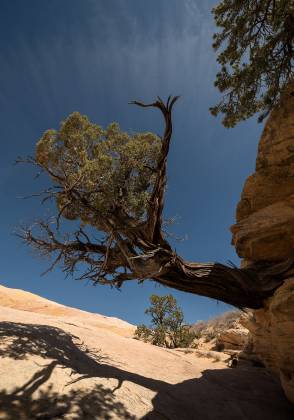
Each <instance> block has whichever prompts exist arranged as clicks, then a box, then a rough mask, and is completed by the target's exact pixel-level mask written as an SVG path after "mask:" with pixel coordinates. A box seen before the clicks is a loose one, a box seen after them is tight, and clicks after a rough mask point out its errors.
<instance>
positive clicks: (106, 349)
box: [0, 288, 293, 420]
mask: <svg viewBox="0 0 294 420" xmlns="http://www.w3.org/2000/svg"><path fill="white" fill-rule="evenodd" d="M2 292H3V289H2ZM25 296H27V297H29V298H30V302H27V304H26V302H25V299H24V297H25ZM2 300H3V301H2ZM16 300H17V301H18V302H19V303H20V305H21V307H22V308H24V307H25V308H28V307H29V308H30V310H29V311H28V310H24V309H20V308H18V306H17V304H16ZM33 301H34V302H35V303H36V305H35V304H32V302H33ZM8 302H10V305H12V303H11V302H14V303H13V305H14V307H13V308H12V307H11V306H10V307H9V305H7V303H8ZM37 302H39V304H41V303H42V305H43V304H46V305H49V306H50V314H48V313H45V312H44V311H43V310H42V312H40V306H39V307H38V305H37ZM1 303H4V305H5V306H1ZM42 307H43V308H44V306H42ZM54 307H55V309H57V308H58V311H59V309H60V306H59V305H56V304H55V303H54V302H50V301H46V302H44V300H42V299H40V298H39V297H37V296H34V295H31V294H26V293H21V291H14V290H13V289H7V288H6V290H5V293H2V299H1V294H0V419H1V420H34V419H41V418H42V419H45V418H46V419H64V420H77V419H85V420H87V419H88V420H103V419H105V420H106V419H108V420H110V419H117V420H122V419H124V420H125V419H126V420H127V419H132V420H135V419H142V420H143V419H146V420H147V419H170V420H191V419H203V420H215V419H218V420H236V419H243V418H244V419H245V418H246V419H272V420H280V419H283V420H290V419H291V420H292V418H293V416H292V414H293V412H292V406H291V404H290V403H289V402H288V401H287V399H286V398H285V396H284V394H283V393H282V390H281V388H280V386H279V384H277V382H276V380H275V378H273V377H272V376H271V375H270V374H267V373H266V372H264V371H263V370H261V369H257V368H249V367H246V368H242V367H240V368H237V369H229V368H227V366H226V363H225V362H224V361H222V360H221V358H220V357H219V355H218V354H212V352H208V353H207V354H205V352H198V353H197V352H196V351H192V352H189V353H186V352H185V351H176V350H169V349H164V348H159V347H156V346H152V345H151V344H147V343H143V342H140V341H138V340H134V339H132V338H129V337H124V336H122V335H121V334H119V333H117V332H116V331H114V330H113V328H112V326H113V325H112V322H109V323H108V319H107V317H106V320H104V323H99V322H96V318H95V314H87V313H85V312H84V315H82V311H79V315H80V317H78V316H76V317H73V316H72V315H71V310H72V311H73V312H72V313H75V311H76V310H75V309H73V308H67V311H66V314H62V315H60V312H58V311H57V312H58V315H57V314H56V313H57V312H54V310H53V309H54ZM35 311H36V312H35ZM53 313H54V315H53ZM93 317H94V319H95V320H94V321H93V323H92V322H90V320H91V318H93ZM99 317H100V316H99ZM99 317H98V318H99ZM118 321H119V320H116V322H117V323H119V322H118ZM107 325H108V327H109V329H107V328H106V326H107ZM243 413H246V414H243Z"/></svg>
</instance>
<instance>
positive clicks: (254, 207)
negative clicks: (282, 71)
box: [231, 89, 294, 261]
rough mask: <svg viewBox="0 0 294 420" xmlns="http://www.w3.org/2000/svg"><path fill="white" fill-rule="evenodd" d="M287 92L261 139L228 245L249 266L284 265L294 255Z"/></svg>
mask: <svg viewBox="0 0 294 420" xmlns="http://www.w3.org/2000/svg"><path fill="white" fill-rule="evenodd" d="M291 91H292V90H291V89H290V90H289V91H288V92H287V93H285V94H284V96H283V98H282V101H281V106H280V107H279V108H277V109H275V110H274V111H272V113H271V115H270V117H269V119H268V121H267V123H266V125H265V128H264V131H263V134H262V136H261V140H260V143H259V147H258V155H257V160H256V172H255V173H254V174H253V175H251V176H250V177H249V178H248V179H247V181H246V183H245V185H244V188H243V192H242V195H241V200H240V202H239V204H238V207H237V213H236V221H237V223H236V224H235V225H234V226H232V228H231V230H232V233H233V239H232V243H233V245H235V247H236V251H237V253H238V255H239V256H240V257H241V258H245V259H246V260H249V261H261V260H270V261H283V260H285V259H287V258H291V257H293V253H294V112H293V109H294V97H293V96H292V95H291V94H290V92H291Z"/></svg>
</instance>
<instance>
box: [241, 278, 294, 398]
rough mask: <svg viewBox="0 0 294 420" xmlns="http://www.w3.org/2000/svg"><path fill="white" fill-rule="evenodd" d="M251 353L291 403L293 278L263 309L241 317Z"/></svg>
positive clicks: (293, 376)
mask: <svg viewBox="0 0 294 420" xmlns="http://www.w3.org/2000/svg"><path fill="white" fill-rule="evenodd" d="M241 322H242V324H243V325H244V326H245V327H246V328H248V329H249V331H250V333H251V334H252V339H253V351H254V352H255V353H256V354H257V356H258V357H259V358H260V359H261V360H262V361H263V362H264V364H265V365H266V367H267V368H268V369H270V370H271V371H272V372H274V373H275V374H276V375H278V376H279V377H280V380H281V384H282V386H283V389H284V391H285V394H286V395H287V397H288V398H289V400H290V401H292V402H293V403H294V278H292V279H288V280H287V281H286V282H285V283H284V284H283V286H282V287H280V288H279V289H278V290H277V291H276V292H275V294H274V296H273V297H271V298H269V299H268V300H267V302H266V305H265V307H264V308H263V309H259V310H256V311H254V312H253V313H252V314H251V316H249V317H243V318H242V320H241Z"/></svg>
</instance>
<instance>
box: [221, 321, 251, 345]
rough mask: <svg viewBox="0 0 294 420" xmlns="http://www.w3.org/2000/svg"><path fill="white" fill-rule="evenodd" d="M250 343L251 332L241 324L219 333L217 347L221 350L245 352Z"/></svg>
mask: <svg viewBox="0 0 294 420" xmlns="http://www.w3.org/2000/svg"><path fill="white" fill-rule="evenodd" d="M248 343H249V331H248V329H247V328H245V327H244V326H241V325H240V324H237V325H235V326H234V327H233V328H229V329H228V330H224V331H222V332H221V333H219V335H218V337H217V339H216V347H217V348H218V349H220V350H244V349H246V347H247V346H248Z"/></svg>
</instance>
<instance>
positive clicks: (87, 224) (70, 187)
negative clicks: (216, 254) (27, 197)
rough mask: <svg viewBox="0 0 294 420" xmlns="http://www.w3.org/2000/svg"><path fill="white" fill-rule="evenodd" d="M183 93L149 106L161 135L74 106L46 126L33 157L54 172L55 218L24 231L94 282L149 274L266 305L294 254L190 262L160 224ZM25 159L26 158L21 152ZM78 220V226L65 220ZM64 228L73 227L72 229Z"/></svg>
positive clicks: (232, 300)
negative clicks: (101, 120) (242, 264)
mask: <svg viewBox="0 0 294 420" xmlns="http://www.w3.org/2000/svg"><path fill="white" fill-rule="evenodd" d="M177 99H178V97H177V96H175V97H173V98H171V97H169V98H168V100H167V102H166V103H164V102H163V101H162V100H161V99H160V98H158V99H157V100H156V101H155V102H153V103H150V104H144V103H142V102H138V101H134V102H132V103H133V104H135V105H137V106H140V107H143V108H147V107H148V108H149V107H151V108H156V109H159V110H160V112H161V113H162V115H163V117H164V121H165V130H164V134H163V136H162V138H161V139H159V138H158V137H156V136H154V135H153V134H151V133H141V134H133V135H129V134H127V133H124V132H122V131H121V130H120V129H119V127H118V125H117V124H111V125H110V126H109V127H108V128H107V129H106V130H102V128H100V127H99V126H97V125H95V124H92V123H90V122H89V121H88V119H87V118H86V117H84V116H81V115H80V114H78V113H74V114H72V115H70V116H69V118H68V119H67V120H65V122H64V123H62V124H61V128H60V130H58V131H55V130H49V131H47V132H46V133H45V134H44V135H43V136H42V138H41V139H40V141H39V142H38V143H37V147H36V155H35V157H30V158H28V159H25V162H28V163H30V164H33V165H35V166H36V167H37V168H39V170H41V171H42V172H44V173H45V174H47V175H48V176H49V179H50V180H51V186H50V187H49V188H48V189H46V190H45V191H43V192H41V193H40V194H39V195H40V197H41V198H42V201H43V202H44V201H47V200H50V199H53V200H55V202H56V206H57V210H56V214H55V216H54V217H53V218H52V219H49V220H39V221H37V222H36V223H34V224H33V226H31V227H23V228H22V229H21V231H20V233H19V236H20V237H21V238H22V239H23V240H24V241H25V242H26V243H27V244H29V245H31V246H32V247H33V248H34V249H35V250H37V251H38V252H39V253H40V254H41V255H42V256H45V257H52V258H53V261H52V265H51V266H50V267H49V270H50V269H53V268H54V267H55V266H56V265H57V264H59V265H61V267H62V268H63V271H64V272H65V273H66V274H70V275H74V274H77V273H78V271H79V269H81V270H82V274H81V275H80V276H79V277H78V278H79V279H89V280H91V281H92V282H93V283H94V284H95V285H96V284H98V283H99V284H108V285H110V286H115V287H117V288H120V287H121V286H122V284H123V283H124V282H126V281H134V280H138V281H139V282H143V281H144V280H146V279H150V280H153V281H155V282H157V283H159V284H162V285H164V286H168V287H171V288H174V289H177V290H181V291H185V292H189V293H194V294H197V295H202V296H208V297H211V298H214V299H217V300H222V301H223V302H226V303H229V304H232V305H235V306H237V307H239V308H242V307H249V308H260V307H262V306H263V300H264V299H265V298H267V297H268V296H271V295H272V294H273V292H274V291H275V290H276V289H277V288H278V287H279V286H280V285H281V284H282V283H283V281H284V279H285V278H287V270H289V268H291V267H292V266H293V262H292V261H290V262H289V261H286V262H281V263H280V264H274V265H273V263H270V262H269V263H267V262H263V263H261V262H259V263H258V264H254V265H251V266H250V267H247V268H243V269H238V268H237V267H235V266H229V267H228V266H225V265H224V264H219V263H198V262H189V261H185V260H184V259H183V258H181V257H180V256H179V255H177V253H176V252H175V250H174V249H172V247H171V245H170V244H169V242H168V241H167V239H166V237H165V234H164V232H163V229H162V225H163V216H162V213H163V208H164V192H165V186H166V165H167V156H168V151H169V146H170V141H171V137H172V109H173V106H174V104H175V103H176V101H177ZM20 161H22V160H20ZM65 219H68V220H72V221H73V223H72V230H71V231H69V228H68V225H66V229H65V228H63V226H62V224H63V221H64V220H65ZM64 229H65V230H64Z"/></svg>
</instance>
